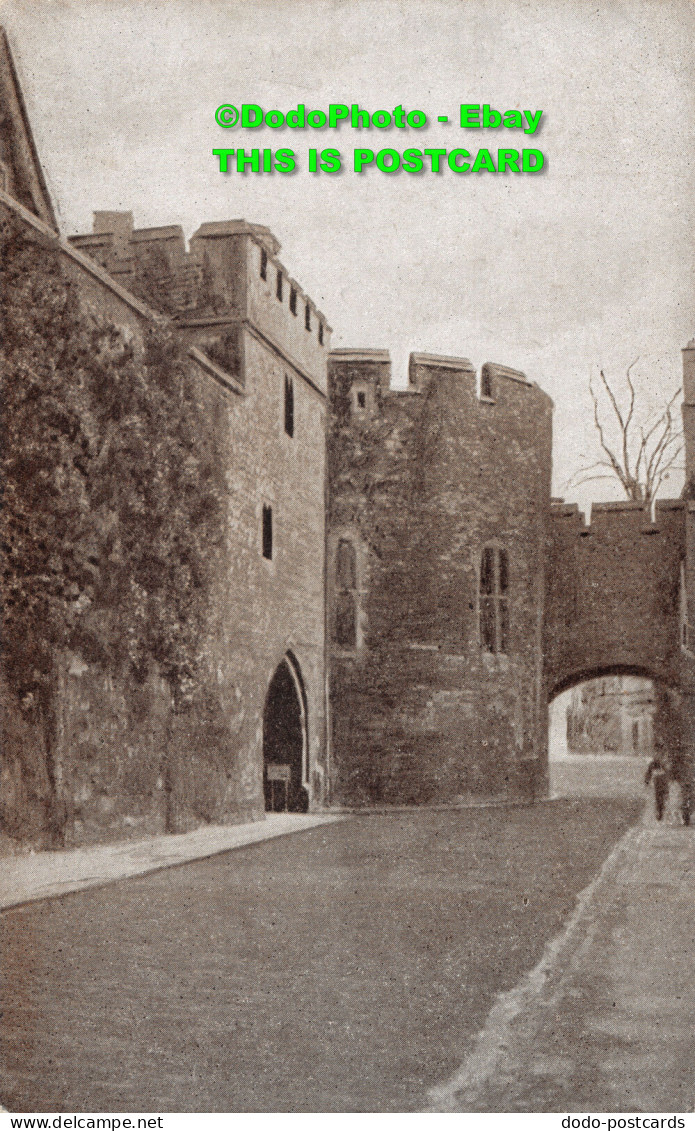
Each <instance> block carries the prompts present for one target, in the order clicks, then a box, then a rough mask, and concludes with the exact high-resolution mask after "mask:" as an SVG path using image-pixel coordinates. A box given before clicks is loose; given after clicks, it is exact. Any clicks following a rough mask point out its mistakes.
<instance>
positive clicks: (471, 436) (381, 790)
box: [328, 350, 551, 803]
mask: <svg viewBox="0 0 695 1131" xmlns="http://www.w3.org/2000/svg"><path fill="white" fill-rule="evenodd" d="M329 374H330V377H329V388H330V407H331V424H330V430H329V441H328V451H329V518H328V523H329V540H328V569H329V579H330V581H331V583H332V584H331V586H330V589H329V593H330V597H329V610H328V620H329V625H330V626H331V648H330V700H331V717H332V751H333V762H334V790H335V796H336V798H338V799H340V800H341V801H344V802H367V803H370V802H371V803H390V802H401V803H417V802H425V803H431V802H441V801H452V800H462V799H465V798H467V797H469V796H471V795H480V794H486V795H493V796H513V795H518V794H519V793H521V794H523V795H524V796H528V795H530V794H533V793H538V792H542V791H543V789H544V782H545V757H544V753H545V749H546V743H547V739H546V731H547V715H546V702H545V693H544V683H543V672H542V658H541V630H542V615H543V592H544V590H543V586H544V580H543V578H544V561H545V544H546V538H547V522H548V513H549V512H548V506H547V500H548V498H549V493H550V467H551V402H550V399H549V398H548V397H547V396H546V394H544V393H543V392H541V390H540V389H538V388H537V386H535V385H532V384H531V383H530V382H529V381H527V379H526V378H525V377H524V376H523V374H521V373H518V372H516V371H515V370H510V369H507V368H506V367H503V366H492V365H491V366H487V367H486V369H485V371H484V384H483V385H482V388H481V391H480V392H479V391H478V389H477V380H476V374H475V372H474V370H473V368H472V366H471V364H470V362H468V361H465V360H462V359H457V358H442V357H430V356H427V355H413V356H412V357H411V361H410V381H409V386H408V388H407V390H404V391H396V390H391V389H390V362H389V358H388V355H387V354H384V353H383V352H381V351H350V350H341V351H337V352H335V353H334V354H333V355H332V356H331V362H330V368H329ZM346 545H347V546H350V545H351V546H354V549H355V555H356V574H357V576H356V585H355V610H356V618H357V626H356V627H357V631H356V632H355V633H354V634H353V639H350V635H349V633H348V634H347V635H345V636H344V639H342V640H341V631H343V630H344V627H345V626H344V625H339V623H338V617H339V615H341V610H340V609H339V608H338V602H339V599H341V600H344V599H345V598H344V597H343V598H339V594H340V592H341V590H342V588H343V587H342V582H341V579H340V577H339V576H337V573H339V571H340V568H341V565H340V555H343V556H344V555H345V553H346V549H345V547H346ZM486 550H487V551H488V553H489V558H488V560H489V561H490V562H492V570H493V574H494V573H495V572H499V568H500V567H499V552H500V551H502V552H503V553H504V554H506V573H507V575H508V576H507V577H506V578H502V579H500V578H499V577H494V576H493V577H492V579H491V585H490V588H491V589H492V590H494V589H495V588H497V589H498V590H499V589H500V580H501V582H502V585H503V587H504V595H502V594H501V592H499V593H498V595H495V593H494V592H493V593H492V595H491V596H486V593H485V583H484V581H483V579H482V578H481V570H484V569H485V566H484V563H483V555H484V554H485V552H486ZM486 602H487V603H488V604H489V605H490V608H491V616H492V622H493V624H492V630H493V635H494V633H495V631H496V632H497V635H498V636H499V633H500V631H501V629H502V627H503V628H504V634H505V639H504V641H502V640H500V639H496V640H493V641H490V644H491V647H490V648H489V649H488V648H485V647H482V646H481V620H482V618H483V613H482V611H481V606H482V605H484V604H485V603H486ZM495 605H497V608H496V609H495V607H494V606H495ZM503 605H506V608H504V609H502V606H503ZM348 611H349V610H348ZM502 613H503V614H504V620H505V624H504V626H502V625H500V624H497V625H496V626H495V624H494V621H495V619H497V620H500V619H501V615H502Z"/></svg>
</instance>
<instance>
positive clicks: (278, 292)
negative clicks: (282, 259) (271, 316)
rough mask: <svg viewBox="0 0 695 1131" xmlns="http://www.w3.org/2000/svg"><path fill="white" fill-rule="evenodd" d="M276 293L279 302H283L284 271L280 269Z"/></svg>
mask: <svg viewBox="0 0 695 1131" xmlns="http://www.w3.org/2000/svg"><path fill="white" fill-rule="evenodd" d="M275 295H276V297H277V300H278V302H282V271H278V277H277V280H276V283H275Z"/></svg>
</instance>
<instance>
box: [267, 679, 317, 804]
mask: <svg viewBox="0 0 695 1131" xmlns="http://www.w3.org/2000/svg"><path fill="white" fill-rule="evenodd" d="M305 718H306V714H305V709H304V704H303V702H302V694H301V685H300V684H299V677H298V675H297V674H295V673H294V672H293V671H292V670H291V669H290V665H289V661H288V660H283V661H282V663H280V664H279V665H278V667H277V668H276V670H275V674H274V676H273V678H272V679H271V681H270V686H269V687H268V694H267V695H266V700H265V707H264V710H263V792H264V795H265V807H266V811H267V812H273V811H275V812H278V811H281V810H283V809H284V808H285V806H287V809H288V810H289V811H290V812H291V813H306V812H307V810H308V808H309V795H308V792H307V790H306V788H305V787H304V784H303V780H302V777H303V774H302V770H303V764H304V750H305V746H306V724H305ZM269 767H270V774H269ZM278 767H285V768H286V776H287V782H286V791H287V792H286V794H285V782H283V781H282V780H275V781H274V782H273V781H272V780H271V779H272V778H273V777H275V778H276V779H277V778H278V775H279V771H278ZM280 772H281V771H280Z"/></svg>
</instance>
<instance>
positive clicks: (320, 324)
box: [319, 322, 323, 346]
mask: <svg viewBox="0 0 695 1131" xmlns="http://www.w3.org/2000/svg"><path fill="white" fill-rule="evenodd" d="M319 345H320V346H322V345H323V322H319Z"/></svg>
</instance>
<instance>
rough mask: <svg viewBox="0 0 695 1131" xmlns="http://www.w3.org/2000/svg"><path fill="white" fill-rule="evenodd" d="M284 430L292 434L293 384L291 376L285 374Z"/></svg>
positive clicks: (289, 434)
mask: <svg viewBox="0 0 695 1131" xmlns="http://www.w3.org/2000/svg"><path fill="white" fill-rule="evenodd" d="M285 432H286V433H287V435H288V436H294V385H293V383H292V378H291V377H288V376H287V374H285Z"/></svg>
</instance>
